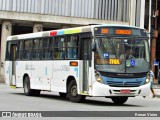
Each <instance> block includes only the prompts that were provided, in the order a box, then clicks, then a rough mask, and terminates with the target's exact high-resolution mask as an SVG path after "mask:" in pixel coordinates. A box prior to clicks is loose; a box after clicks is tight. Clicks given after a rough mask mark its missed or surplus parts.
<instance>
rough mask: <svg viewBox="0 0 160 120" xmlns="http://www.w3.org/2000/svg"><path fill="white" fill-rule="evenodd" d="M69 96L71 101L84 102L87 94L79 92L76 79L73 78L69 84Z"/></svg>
mask: <svg viewBox="0 0 160 120" xmlns="http://www.w3.org/2000/svg"><path fill="white" fill-rule="evenodd" d="M68 98H69V100H70V101H71V102H77V103H80V102H83V101H84V100H85V98H86V96H84V95H79V94H78V92H77V84H76V81H75V80H72V81H71V82H70V83H69V85H68Z"/></svg>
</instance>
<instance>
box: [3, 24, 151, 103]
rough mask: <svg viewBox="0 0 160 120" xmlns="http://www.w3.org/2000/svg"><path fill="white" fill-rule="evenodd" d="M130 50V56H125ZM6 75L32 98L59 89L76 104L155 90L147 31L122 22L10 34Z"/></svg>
mask: <svg viewBox="0 0 160 120" xmlns="http://www.w3.org/2000/svg"><path fill="white" fill-rule="evenodd" d="M128 48H129V49H130V52H129V55H130V56H132V57H130V58H127V57H123V58H121V55H125V54H126V53H127V50H128ZM5 60H6V63H5V78H6V81H8V82H9V84H10V85H11V86H14V87H15V88H19V87H22V88H23V89H24V94H25V95H27V96H32V95H34V96H38V95H40V92H41V91H49V92H52V91H54V92H58V93H59V95H60V96H61V97H65V98H67V99H69V100H70V101H72V102H83V101H84V100H85V98H86V96H89V97H94V96H96V97H105V98H111V100H112V101H113V103H115V104H124V103H125V102H126V101H127V100H128V97H135V96H148V95H149V94H150V81H149V74H148V73H149V70H150V56H149V45H148V36H147V34H146V30H145V29H142V28H138V27H131V26H125V25H124V26H121V25H90V26H82V27H75V28H67V29H59V30H51V31H43V32H37V33H30V34H22V35H15V36H9V37H8V38H7V43H6V58H5Z"/></svg>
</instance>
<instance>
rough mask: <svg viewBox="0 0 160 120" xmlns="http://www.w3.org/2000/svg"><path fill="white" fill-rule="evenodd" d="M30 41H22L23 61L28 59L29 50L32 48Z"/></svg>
mask: <svg viewBox="0 0 160 120" xmlns="http://www.w3.org/2000/svg"><path fill="white" fill-rule="evenodd" d="M31 42H32V40H25V41H24V50H23V59H30V50H31V48H32V45H31V44H32V43H31Z"/></svg>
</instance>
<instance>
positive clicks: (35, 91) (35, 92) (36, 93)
mask: <svg viewBox="0 0 160 120" xmlns="http://www.w3.org/2000/svg"><path fill="white" fill-rule="evenodd" d="M32 91H33V95H34V96H39V95H40V93H41V91H40V90H33V89H32Z"/></svg>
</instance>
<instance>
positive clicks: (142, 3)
mask: <svg viewBox="0 0 160 120" xmlns="http://www.w3.org/2000/svg"><path fill="white" fill-rule="evenodd" d="M140 9H141V10H140V27H141V28H144V16H145V0H141V7H140Z"/></svg>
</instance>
